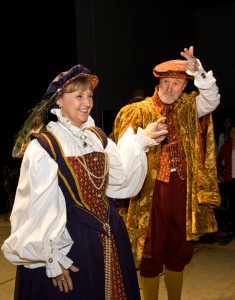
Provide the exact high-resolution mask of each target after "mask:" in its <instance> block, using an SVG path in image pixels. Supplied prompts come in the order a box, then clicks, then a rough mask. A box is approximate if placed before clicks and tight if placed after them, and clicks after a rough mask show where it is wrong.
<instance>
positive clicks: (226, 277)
mask: <svg viewBox="0 0 235 300" xmlns="http://www.w3.org/2000/svg"><path fill="white" fill-rule="evenodd" d="M9 233H10V223H9V221H7V220H5V216H4V215H0V244H1V245H2V242H3V241H4V240H5V239H6V238H7V236H8V235H9ZM14 283H15V266H13V265H11V264H10V263H9V262H8V261H6V260H5V258H4V257H3V255H2V252H1V251H0V299H1V300H13V299H14V297H13V292H14ZM140 288H141V287H140ZM25 300H27V299H25ZM159 300H167V296H166V290H165V286H164V279H163V275H162V276H161V277H160V290H159ZM182 300H235V238H232V237H227V235H226V233H225V232H223V231H219V232H218V233H216V234H212V235H206V236H204V237H203V238H202V239H201V240H200V241H199V242H197V243H196V244H195V253H194V256H193V259H192V261H191V263H190V264H189V265H188V266H187V267H186V269H185V272H184V283H183V291H182Z"/></svg>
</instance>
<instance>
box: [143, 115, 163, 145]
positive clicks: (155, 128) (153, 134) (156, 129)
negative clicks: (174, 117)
mask: <svg viewBox="0 0 235 300" xmlns="http://www.w3.org/2000/svg"><path fill="white" fill-rule="evenodd" d="M165 119H166V118H165V117H163V118H159V119H158V120H157V121H156V122H153V123H150V124H148V125H147V126H146V128H145V129H144V131H143V133H142V134H143V135H145V136H147V137H149V138H151V139H154V140H155V141H156V142H157V143H160V142H162V141H163V140H164V139H165V137H166V135H167V133H168V131H167V125H166V124H165V123H164V121H165Z"/></svg>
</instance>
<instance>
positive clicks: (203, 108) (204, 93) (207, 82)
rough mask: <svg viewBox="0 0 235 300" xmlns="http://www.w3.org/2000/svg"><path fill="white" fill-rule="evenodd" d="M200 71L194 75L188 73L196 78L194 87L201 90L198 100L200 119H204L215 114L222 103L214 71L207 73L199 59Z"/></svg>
mask: <svg viewBox="0 0 235 300" xmlns="http://www.w3.org/2000/svg"><path fill="white" fill-rule="evenodd" d="M197 61H198V64H199V70H198V71H196V72H194V73H192V72H190V71H186V72H187V73H188V74H189V75H192V76H194V85H195V86H196V87H197V88H198V90H199V92H200V93H199V95H198V96H197V98H196V103H197V111H198V117H199V118H200V117H203V116H205V115H207V114H208V113H211V112H213V111H214V110H215V109H216V107H217V106H218V105H219V103H220V94H219V88H218V86H217V84H216V79H215V77H214V75H213V72H212V71H209V72H206V71H205V70H204V68H203V67H202V64H201V62H200V60H199V59H197Z"/></svg>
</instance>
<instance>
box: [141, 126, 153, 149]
mask: <svg viewBox="0 0 235 300" xmlns="http://www.w3.org/2000/svg"><path fill="white" fill-rule="evenodd" d="M143 131H144V129H143V128H141V127H138V129H137V133H136V139H137V140H138V141H139V143H140V144H141V145H142V146H143V148H146V147H149V146H156V145H158V143H157V142H156V141H155V140H154V139H151V138H149V137H147V136H146V135H143Z"/></svg>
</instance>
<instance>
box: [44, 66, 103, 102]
mask: <svg viewBox="0 0 235 300" xmlns="http://www.w3.org/2000/svg"><path fill="white" fill-rule="evenodd" d="M78 77H88V79H89V80H90V81H91V84H92V87H93V89H95V87H96V86H97V84H98V82H99V79H98V77H97V76H96V75H92V74H90V70H89V69H87V68H85V67H84V66H82V65H76V66H74V67H72V68H71V69H70V70H69V71H65V72H61V73H60V74H59V75H57V76H56V77H55V79H54V80H53V81H52V82H51V83H50V85H49V86H48V88H47V91H46V93H45V94H44V96H43V98H44V99H45V98H48V97H50V96H51V95H53V94H55V93H59V92H60V91H62V90H63V89H64V88H65V87H66V86H67V85H68V84H70V83H71V82H72V81H74V80H75V79H76V78H78ZM54 96H55V95H54ZM57 96H58V95H57Z"/></svg>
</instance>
